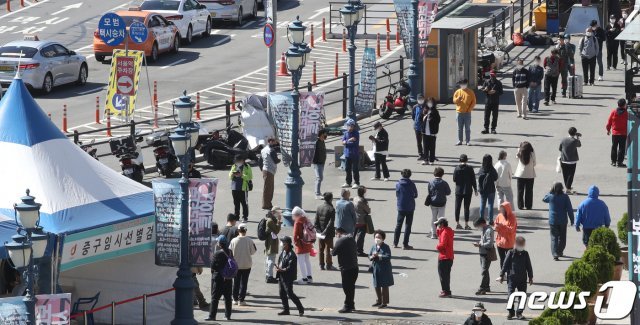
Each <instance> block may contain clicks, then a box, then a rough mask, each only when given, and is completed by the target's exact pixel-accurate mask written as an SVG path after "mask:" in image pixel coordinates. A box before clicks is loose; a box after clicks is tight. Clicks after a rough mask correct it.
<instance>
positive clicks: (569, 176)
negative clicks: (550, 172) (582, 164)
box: [560, 162, 578, 190]
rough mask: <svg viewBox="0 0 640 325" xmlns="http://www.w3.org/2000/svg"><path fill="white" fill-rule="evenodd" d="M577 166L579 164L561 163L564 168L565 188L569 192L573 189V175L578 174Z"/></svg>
mask: <svg viewBox="0 0 640 325" xmlns="http://www.w3.org/2000/svg"><path fill="white" fill-rule="evenodd" d="M576 165H578V164H565V163H563V162H560V168H562V179H563V180H564V187H566V188H567V189H568V190H570V189H572V187H571V185H573V175H575V174H576Z"/></svg>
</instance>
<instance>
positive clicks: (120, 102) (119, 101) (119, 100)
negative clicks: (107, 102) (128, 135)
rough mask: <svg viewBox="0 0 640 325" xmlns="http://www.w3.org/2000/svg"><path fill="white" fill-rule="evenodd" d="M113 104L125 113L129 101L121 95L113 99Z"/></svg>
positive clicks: (116, 95) (115, 95)
mask: <svg viewBox="0 0 640 325" xmlns="http://www.w3.org/2000/svg"><path fill="white" fill-rule="evenodd" d="M111 104H112V105H113V107H114V108H115V109H117V110H119V111H123V110H125V109H126V108H127V99H126V98H125V97H124V96H122V95H120V94H114V95H113V97H112V98H111Z"/></svg>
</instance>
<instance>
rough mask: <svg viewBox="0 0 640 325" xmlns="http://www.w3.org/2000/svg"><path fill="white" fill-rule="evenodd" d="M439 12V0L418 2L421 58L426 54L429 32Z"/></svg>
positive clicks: (421, 0)
mask: <svg viewBox="0 0 640 325" xmlns="http://www.w3.org/2000/svg"><path fill="white" fill-rule="evenodd" d="M437 13H438V2H437V1H436V0H420V2H419V3H418V33H419V35H418V38H419V42H420V59H422V58H424V57H425V55H426V50H427V45H429V34H431V25H432V24H433V21H434V20H435V19H436V14H437Z"/></svg>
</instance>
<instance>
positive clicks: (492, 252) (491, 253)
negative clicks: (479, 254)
mask: <svg viewBox="0 0 640 325" xmlns="http://www.w3.org/2000/svg"><path fill="white" fill-rule="evenodd" d="M487 260H489V261H490V262H494V261H497V260H498V253H496V247H495V246H491V248H489V249H488V250H487Z"/></svg>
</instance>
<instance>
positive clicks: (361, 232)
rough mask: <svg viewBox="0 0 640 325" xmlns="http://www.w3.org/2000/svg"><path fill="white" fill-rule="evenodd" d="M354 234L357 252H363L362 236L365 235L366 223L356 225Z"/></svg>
mask: <svg viewBox="0 0 640 325" xmlns="http://www.w3.org/2000/svg"><path fill="white" fill-rule="evenodd" d="M355 235H356V247H357V248H358V253H364V236H366V235H367V225H356V234H355ZM367 253H368V252H367Z"/></svg>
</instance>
